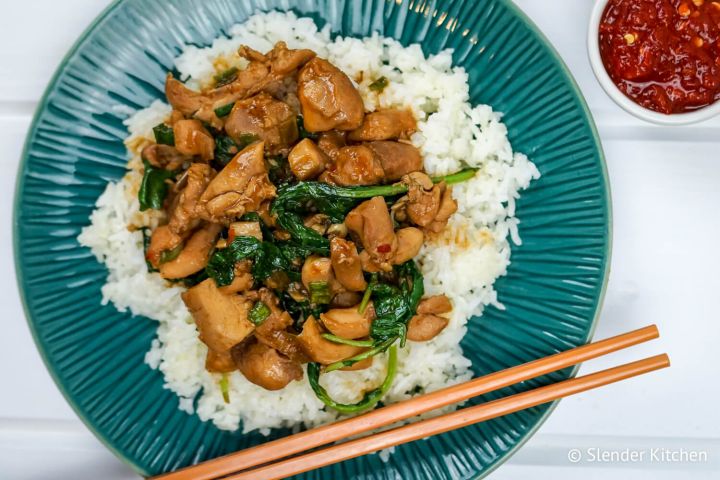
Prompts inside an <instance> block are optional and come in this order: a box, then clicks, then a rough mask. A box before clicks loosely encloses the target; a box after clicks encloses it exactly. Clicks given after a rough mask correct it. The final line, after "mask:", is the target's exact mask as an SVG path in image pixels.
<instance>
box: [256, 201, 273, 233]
mask: <svg viewBox="0 0 720 480" xmlns="http://www.w3.org/2000/svg"><path fill="white" fill-rule="evenodd" d="M271 204H272V201H270V200H266V201H264V202H262V203H261V204H260V207H259V208H258V209H257V214H258V215H260V220H262V221H263V223H264V224H265V225H267V226H268V227H274V226H275V223H276V222H275V217H274V216H273V215H272V213H270V205H271Z"/></svg>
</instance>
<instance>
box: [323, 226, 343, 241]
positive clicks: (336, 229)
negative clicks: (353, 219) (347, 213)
mask: <svg viewBox="0 0 720 480" xmlns="http://www.w3.org/2000/svg"><path fill="white" fill-rule="evenodd" d="M325 233H326V234H327V236H328V238H329V239H330V240H332V239H333V238H335V237H339V238H345V237H347V234H348V229H347V227H346V226H345V224H344V223H333V224H331V225H330V226H329V227H328V229H327V232H325Z"/></svg>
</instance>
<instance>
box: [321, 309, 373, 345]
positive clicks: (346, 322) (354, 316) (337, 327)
mask: <svg viewBox="0 0 720 480" xmlns="http://www.w3.org/2000/svg"><path fill="white" fill-rule="evenodd" d="M358 307H359V305H355V306H353V307H350V308H333V309H330V310H328V311H327V312H325V313H322V314H320V321H321V322H322V324H323V326H324V327H325V328H326V329H328V330H330V333H332V334H333V335H337V336H338V337H342V338H346V339H348V340H355V339H358V338H363V337H367V336H368V335H370V326H371V325H372V321H373V320H374V319H375V309H374V308H373V306H372V303H370V304H368V305H367V307H366V308H365V312H363V314H362V315H361V314H360V312H359V311H358Z"/></svg>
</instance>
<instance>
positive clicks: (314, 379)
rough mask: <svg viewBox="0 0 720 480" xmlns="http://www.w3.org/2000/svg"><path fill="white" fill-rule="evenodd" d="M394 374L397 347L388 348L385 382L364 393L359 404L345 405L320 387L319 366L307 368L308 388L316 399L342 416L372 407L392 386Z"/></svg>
mask: <svg viewBox="0 0 720 480" xmlns="http://www.w3.org/2000/svg"><path fill="white" fill-rule="evenodd" d="M396 372H397V347H395V346H392V347H390V352H389V354H388V366H387V375H386V376H385V380H383V382H382V384H380V386H379V387H377V388H375V389H374V390H370V391H369V392H367V393H365V395H364V396H363V398H362V400H360V401H359V402H357V403H352V404H347V403H338V402H336V401H335V400H333V399H332V398H330V395H329V394H328V392H327V390H325V389H324V388H323V387H322V385H320V365H319V364H317V363H309V364H308V367H307V373H308V382H310V387H312V389H313V391H314V392H315V395H317V397H318V398H319V399H320V400H321V401H322V402H323V403H324V404H325V405H327V406H328V407H330V408H332V409H334V410H337V411H338V412H340V413H344V414H348V413H356V412H362V411H363V410H367V409H369V408H372V407H374V406H375V405H376V404H377V403H378V402H379V401H380V399H381V398H382V397H384V396H385V394H386V393H387V391H388V390H389V389H390V385H392V382H393V380H394V379H395V373H396Z"/></svg>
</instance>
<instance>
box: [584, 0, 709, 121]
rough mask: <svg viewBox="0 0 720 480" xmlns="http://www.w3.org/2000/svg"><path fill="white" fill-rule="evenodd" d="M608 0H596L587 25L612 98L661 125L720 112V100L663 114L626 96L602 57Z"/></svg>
mask: <svg viewBox="0 0 720 480" xmlns="http://www.w3.org/2000/svg"><path fill="white" fill-rule="evenodd" d="M608 1H609V0H596V2H595V6H594V7H593V10H592V13H591V14H590V24H589V26H588V37H587V48H588V56H589V58H590V65H591V66H592V69H593V72H594V73H595V77H596V78H597V79H598V82H600V86H602V88H603V90H605V93H607V94H608V95H609V96H610V98H612V99H613V101H614V102H615V103H617V104H618V105H619V106H620V107H621V108H622V109H623V110H625V111H626V112H628V113H630V114H632V115H634V116H636V117H637V118H640V119H642V120H645V121H647V122H651V123H655V124H658V125H687V124H690V123H697V122H702V121H704V120H708V119H710V118H712V117H714V116H716V115H718V114H720V101H716V102H715V103H712V104H710V105H708V106H706V107H702V108H699V109H697V110H693V111H691V112H684V113H672V114H664V113H659V112H655V111H653V110H650V109H648V108H645V107H643V106H641V105H638V104H637V103H635V101H633V100H632V99H631V98H629V97H627V96H626V95H625V94H624V93H623V92H622V91H621V90H620V89H619V88H618V87H617V86H616V85H615V83H614V82H613V81H612V79H611V78H610V75H609V74H608V72H607V70H606V69H605V65H604V63H603V61H602V57H601V56H600V39H599V37H600V33H599V32H600V21H601V20H602V16H603V13H604V12H605V7H606V6H607V4H608Z"/></svg>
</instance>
